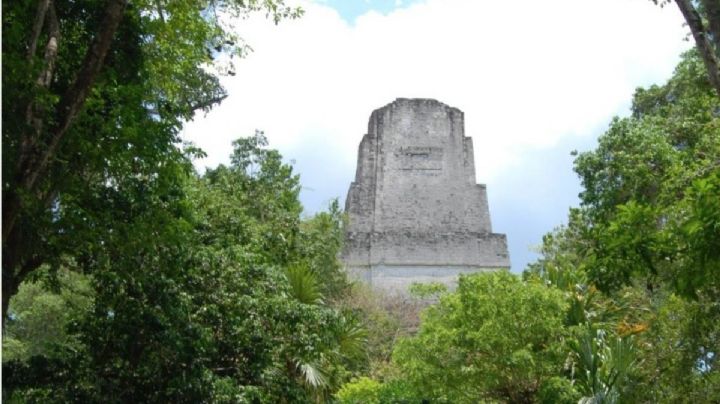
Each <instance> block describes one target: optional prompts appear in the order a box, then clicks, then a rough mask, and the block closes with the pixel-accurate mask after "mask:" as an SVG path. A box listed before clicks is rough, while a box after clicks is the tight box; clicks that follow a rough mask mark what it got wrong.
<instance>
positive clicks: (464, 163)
mask: <svg viewBox="0 0 720 404" xmlns="http://www.w3.org/2000/svg"><path fill="white" fill-rule="evenodd" d="M464 130H465V129H464V117H463V113H462V111H460V110H459V109H457V108H452V107H449V106H447V105H445V104H442V103H440V102H438V101H435V100H427V99H397V100H395V102H393V103H391V104H388V105H387V106H385V107H383V108H380V109H378V110H375V111H374V112H373V113H372V115H371V117H370V122H369V124H368V133H367V134H366V135H365V136H364V137H363V139H362V141H361V142H360V147H359V151H358V166H357V172H356V177H355V181H354V182H353V183H352V184H351V185H350V190H349V191H348V197H347V200H346V211H347V212H348V214H349V218H350V225H349V229H348V233H347V238H346V249H345V252H344V255H343V259H344V261H345V263H346V265H347V266H348V268H349V270H350V271H351V272H353V273H355V274H356V275H357V276H358V277H361V278H365V279H367V280H368V281H369V282H371V283H372V284H373V285H374V286H377V287H381V288H387V287H388V286H390V287H391V288H393V289H394V288H398V287H400V288H402V287H403V286H402V285H403V284H405V283H407V284H409V283H410V282H412V281H413V279H412V278H413V276H412V274H413V273H415V274H417V276H418V280H420V278H423V279H424V278H426V277H428V276H430V275H428V274H434V275H433V276H434V278H437V280H440V281H443V279H445V278H448V279H451V278H452V279H454V278H455V277H456V276H457V273H459V272H467V271H473V270H479V269H488V268H507V267H509V266H510V263H509V258H508V253H507V242H506V239H505V236H504V235H502V234H494V233H492V228H491V224H490V213H489V209H488V203H487V194H486V189H485V186H484V185H478V184H475V164H474V160H473V145H472V139H470V138H469V137H465V133H464ZM422 268H425V270H424V272H423V270H420V269H422ZM443 270H445V272H443ZM393 274H395V275H393ZM397 274H402V276H396V275H397ZM433 276H430V277H431V278H432V277H433ZM393 277H394V278H393ZM391 278H392V279H391ZM395 278H400V280H398V279H395ZM405 281H407V282H405Z"/></svg>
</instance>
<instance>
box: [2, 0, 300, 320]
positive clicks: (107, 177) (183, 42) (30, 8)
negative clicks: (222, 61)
mask: <svg viewBox="0 0 720 404" xmlns="http://www.w3.org/2000/svg"><path fill="white" fill-rule="evenodd" d="M261 10H262V11H265V12H266V13H267V14H269V15H271V16H272V17H273V19H274V20H275V21H276V22H277V21H278V20H280V19H281V18H284V17H295V16H297V15H299V11H298V10H296V9H292V8H288V7H285V6H284V5H283V4H282V1H262V2H261V1H255V0H253V1H249V2H248V1H229V2H222V3H216V2H214V1H204V0H202V1H193V2H169V1H141V2H133V3H132V4H129V3H128V2H127V1H125V0H108V1H107V2H97V1H91V0H86V1H63V0H39V1H29V0H26V1H15V2H5V3H3V13H2V14H3V39H4V40H3V58H2V63H3V91H4V96H3V108H2V110H3V112H2V113H3V118H2V119H3V125H2V126H3V130H2V136H3V159H2V160H3V179H4V182H3V237H2V245H3V251H4V254H3V264H2V265H3V267H2V274H3V282H2V284H3V311H2V315H3V321H4V319H5V317H6V312H7V307H8V302H9V299H10V298H11V297H12V296H13V295H14V294H15V293H16V292H17V288H18V286H19V284H20V283H21V282H22V281H23V279H25V278H26V277H27V276H28V275H29V274H31V273H32V272H33V271H35V270H36V269H37V268H39V267H40V266H41V265H43V264H48V265H50V266H51V267H53V268H57V267H59V265H60V261H62V260H63V259H64V257H67V256H72V255H74V254H75V253H76V252H77V251H78V250H80V249H82V248H83V246H87V245H89V244H91V243H92V242H93V240H95V239H101V238H102V235H100V234H98V232H99V230H98V229H100V228H106V229H107V228H111V227H112V226H111V225H109V222H110V221H111V220H122V218H121V216H122V215H123V214H124V212H122V211H121V212H118V214H117V215H115V216H113V215H110V214H109V213H110V212H106V211H103V205H104V203H105V201H104V200H103V196H104V194H105V193H108V192H114V191H115V190H117V189H118V188H121V187H122V185H120V184H121V183H125V182H128V181H137V180H139V179H140V178H145V179H146V180H147V179H151V178H154V177H156V176H158V175H160V174H159V172H160V171H162V170H163V169H164V167H165V166H166V165H168V164H170V165H172V164H175V163H171V161H179V160H182V157H181V156H182V153H181V151H180V150H178V148H177V147H176V146H175V144H176V143H177V142H178V140H179V139H178V132H179V129H180V127H181V125H182V122H183V121H184V120H187V119H190V118H192V114H193V112H194V111H196V110H200V109H205V110H207V109H208V108H210V107H211V106H212V105H213V104H215V103H217V102H219V101H220V100H222V98H224V92H223V90H222V88H221V87H220V85H219V82H218V78H217V76H216V75H214V74H211V73H210V71H211V70H210V69H206V68H205V67H206V66H207V65H208V64H212V63H213V57H214V56H215V55H217V54H219V53H229V54H231V55H240V56H241V55H242V54H243V53H244V50H245V46H244V44H243V43H242V42H241V41H240V40H239V38H236V37H235V36H234V35H233V34H232V33H231V32H230V31H229V27H227V26H226V25H224V24H223V17H222V16H223V15H238V14H245V13H248V12H252V11H261ZM217 67H218V69H215V70H216V71H218V70H219V71H220V72H222V71H223V69H222V66H217ZM228 69H231V67H230V68H226V69H224V70H225V71H228ZM99 220H102V221H99Z"/></svg>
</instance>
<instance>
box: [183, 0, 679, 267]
mask: <svg viewBox="0 0 720 404" xmlns="http://www.w3.org/2000/svg"><path fill="white" fill-rule="evenodd" d="M291 4H299V5H301V6H302V7H303V8H304V9H305V15H304V16H303V17H302V18H300V19H298V20H295V21H283V22H281V23H280V24H279V25H278V26H275V25H273V24H272V22H271V21H268V20H266V19H264V18H261V17H254V18H250V19H247V20H244V21H242V22H240V23H239V24H238V28H237V29H238V32H239V34H240V35H241V36H242V37H243V38H245V40H246V41H247V42H248V43H249V44H250V45H251V46H252V48H253V49H254V52H252V53H251V54H250V55H249V56H248V57H247V58H246V59H244V60H242V61H240V62H239V63H238V64H237V66H236V73H237V74H236V75H235V76H233V77H226V78H224V79H223V84H224V85H225V86H226V88H227V91H228V94H229V96H228V98H227V99H226V100H225V101H224V102H223V104H222V105H220V106H219V107H216V108H215V109H214V110H213V111H212V112H210V113H209V114H207V115H199V116H197V117H196V118H195V120H194V121H193V122H190V123H189V124H188V125H187V126H186V129H185V131H184V133H183V136H184V138H185V139H187V140H190V141H192V142H194V143H195V144H196V145H197V146H200V147H201V148H202V149H203V150H205V151H206V152H207V153H208V157H207V158H206V159H203V160H200V161H198V162H196V166H197V167H198V169H200V170H202V169H204V167H214V166H216V165H217V164H219V163H227V162H228V161H229V159H228V156H229V154H230V152H231V148H232V146H231V142H232V140H234V139H236V138H238V137H241V136H249V135H252V134H253V133H254V131H255V129H261V130H263V131H265V134H266V136H267V137H268V139H269V142H270V146H271V147H272V148H275V149H278V150H280V152H281V153H282V154H283V156H285V158H286V159H287V160H288V161H293V162H294V165H295V167H296V170H297V172H299V173H300V175H301V182H302V185H303V190H302V194H301V199H302V202H303V204H304V206H305V209H306V212H307V213H308V214H312V213H314V212H317V211H319V210H322V209H325V208H326V207H327V204H328V202H329V201H330V200H331V199H333V198H340V200H341V203H344V200H345V195H346V193H347V189H348V186H349V184H350V182H351V181H352V179H353V178H354V175H355V165H356V162H357V147H358V144H359V142H360V139H361V138H362V136H363V135H364V134H365V132H366V130H367V120H368V118H369V116H370V113H371V112H372V110H374V109H376V108H379V107H382V106H384V105H386V104H388V103H389V102H392V101H393V100H394V99H395V98H400V97H403V98H412V97H418V98H435V99H437V100H439V101H441V102H444V103H446V104H448V105H451V106H453V107H457V108H460V109H461V110H463V111H464V112H465V125H466V128H465V133H466V135H467V136H471V137H472V138H473V142H474V146H475V165H476V172H477V180H478V182H479V183H485V184H487V190H488V198H489V203H490V213H491V217H492V221H493V230H494V231H495V232H499V233H505V234H507V237H508V242H509V247H510V258H511V261H512V269H513V271H515V272H519V271H522V269H524V267H525V265H526V264H527V263H528V262H530V261H532V260H533V259H534V257H535V254H534V253H532V252H531V248H532V247H533V246H536V245H538V244H539V243H540V242H541V237H542V235H543V234H545V233H546V232H548V231H550V230H552V228H553V227H555V226H557V225H559V224H561V223H563V222H564V221H565V219H566V216H567V210H568V208H569V207H570V206H575V205H577V203H578V199H577V194H578V192H579V191H580V185H579V182H578V180H577V178H576V176H575V174H574V172H573V171H572V157H571V156H570V152H571V151H572V150H574V149H577V150H580V151H583V150H589V149H591V148H593V147H594V145H595V142H596V139H597V137H598V136H599V135H600V134H601V133H602V132H603V131H604V130H605V129H606V128H607V125H608V122H609V121H610V119H611V118H612V117H613V116H615V115H620V116H623V115H627V113H628V107H629V105H630V101H631V97H632V94H633V92H634V89H635V88H636V87H638V86H647V85H650V84H653V83H658V84H661V83H663V82H664V81H665V80H666V79H667V78H669V77H670V75H671V73H672V71H673V68H674V66H675V65H676V63H677V62H678V60H679V55H680V53H681V52H682V51H683V50H685V49H688V48H689V47H690V45H691V44H690V43H689V42H688V41H686V40H685V38H686V28H684V27H683V25H682V18H681V16H680V13H679V11H678V10H677V9H676V8H675V7H674V6H673V5H671V6H668V7H665V8H663V9H661V8H659V7H657V6H654V5H653V3H652V2H651V1H650V0H558V1H555V0H546V1H539V0H514V1H482V0H466V1H464V0H427V1H419V0H418V1H398V0H325V1H320V0H317V1H315V2H305V1H303V2H295V3H293V2H291Z"/></svg>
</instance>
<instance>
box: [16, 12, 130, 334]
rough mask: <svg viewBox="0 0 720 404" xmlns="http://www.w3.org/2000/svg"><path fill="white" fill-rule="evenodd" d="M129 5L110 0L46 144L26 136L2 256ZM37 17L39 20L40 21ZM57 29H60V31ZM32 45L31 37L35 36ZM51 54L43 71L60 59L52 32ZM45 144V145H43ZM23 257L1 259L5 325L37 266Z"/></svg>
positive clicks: (18, 233) (101, 63)
mask: <svg viewBox="0 0 720 404" xmlns="http://www.w3.org/2000/svg"><path fill="white" fill-rule="evenodd" d="M126 6H127V0H108V2H107V4H106V6H105V12H104V16H103V19H102V21H101V23H100V25H99V27H100V28H99V31H98V32H97V34H96V35H95V38H94V39H93V42H92V44H91V45H90V47H89V48H88V50H87V52H86V53H85V59H84V60H83V64H82V65H81V67H80V70H79V71H78V72H77V73H76V75H75V79H74V81H73V83H72V84H71V85H70V88H68V90H67V91H66V92H65V94H64V95H63V96H62V98H61V99H60V102H59V103H58V105H57V107H56V108H55V112H54V118H55V119H54V122H55V123H54V124H53V126H51V127H49V129H48V139H47V141H46V142H45V141H43V142H41V141H39V139H38V136H39V135H40V134H38V133H37V132H35V133H33V134H28V135H25V136H24V137H23V141H22V142H23V143H26V144H27V146H26V147H27V149H26V150H23V149H22V148H21V150H20V153H19V156H18V164H17V166H16V170H15V173H14V176H13V179H12V182H11V184H12V186H11V187H10V189H8V190H7V192H5V195H3V215H2V218H3V222H2V227H3V229H2V245H3V250H4V251H3V255H6V253H7V252H8V250H12V245H13V244H14V243H13V242H12V239H13V238H15V239H17V238H18V237H21V236H20V233H21V229H20V230H18V229H17V228H16V225H17V223H18V219H19V218H20V216H21V215H22V214H23V213H22V212H23V210H24V206H23V205H24V202H23V198H32V199H37V198H36V194H37V192H36V187H37V185H38V182H39V180H40V179H42V178H43V177H44V176H45V175H46V174H47V170H48V167H49V165H50V163H51V162H52V161H53V159H54V158H55V156H56V154H57V152H58V149H59V147H60V145H61V144H62V141H63V139H64V137H65V134H66V133H67V130H68V129H69V128H70V127H71V125H72V124H73V122H74V121H75V119H76V117H77V115H78V113H79V112H80V110H81V109H82V107H83V105H84V104H85V100H86V98H87V96H88V94H89V93H90V90H91V89H92V87H93V85H94V83H95V80H96V78H97V76H98V74H99V73H100V70H101V69H102V66H103V64H104V61H105V56H106V55H107V53H108V51H109V50H110V46H111V45H112V41H113V38H114V37H115V32H116V31H117V29H118V26H119V25H120V21H122V18H123V15H124V13H125V7H126ZM53 7H54V5H52V4H51V5H50V7H49V8H48V9H46V10H47V14H48V15H49V16H51V17H54V10H53V9H52V8H53ZM38 11H39V12H42V13H45V11H44V10H43V7H42V6H40V7H39V8H38ZM37 18H39V17H36V20H37ZM50 25H51V27H50V28H51V31H52V30H53V24H52V22H51V24H50ZM58 31H59V30H58ZM31 42H32V38H31ZM47 49H49V52H50V54H47V53H46V56H49V57H50V58H51V60H50V62H51V64H50V65H47V66H45V68H44V69H43V70H44V71H45V70H48V68H50V69H52V68H53V66H54V63H55V61H54V59H53V58H54V57H55V56H56V55H57V54H56V53H55V54H53V53H52V52H56V51H57V38H56V39H55V41H54V42H53V32H51V33H50V39H49V42H48V47H47ZM47 62H48V60H46V63H47ZM49 78H50V79H51V78H52V72H51V71H50V77H49ZM40 79H41V80H42V81H40V80H39V82H38V85H44V84H45V83H47V84H49V80H48V76H47V75H44V76H42V77H41V78H40ZM43 145H47V146H46V147H43ZM9 255H10V256H11V257H14V256H16V255H17V254H16V251H12V252H11V253H10V254H9ZM22 261H23V259H22V258H20V257H17V258H14V259H13V258H9V259H6V258H5V257H3V268H2V272H3V297H2V298H3V307H2V317H3V323H4V321H5V318H6V316H7V304H8V302H9V300H10V298H11V297H12V295H14V294H15V293H16V292H17V287H18V285H19V284H20V283H21V282H22V281H23V279H25V277H26V276H27V274H28V273H29V272H32V271H33V270H34V269H35V268H37V266H39V264H38V265H35V266H34V267H32V268H31V267H30V266H27V264H28V263H24V262H22ZM6 280H7V282H8V287H7V288H6V287H5V282H6Z"/></svg>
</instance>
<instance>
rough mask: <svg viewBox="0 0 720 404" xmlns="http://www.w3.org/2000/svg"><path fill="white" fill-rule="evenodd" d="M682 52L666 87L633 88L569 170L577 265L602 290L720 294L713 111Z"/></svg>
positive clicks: (718, 169) (719, 175) (714, 100)
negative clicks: (573, 179)
mask: <svg viewBox="0 0 720 404" xmlns="http://www.w3.org/2000/svg"><path fill="white" fill-rule="evenodd" d="M703 74H704V73H703V68H702V65H701V62H700V61H699V60H698V58H697V56H696V54H695V53H694V52H689V53H688V54H686V55H685V56H684V58H683V61H682V62H681V63H680V65H679V66H678V67H677V69H676V72H675V75H674V77H673V78H672V79H670V81H669V82H668V83H667V84H666V85H664V86H661V87H660V86H653V87H651V88H649V89H638V90H637V92H636V94H635V98H634V101H633V115H632V116H631V117H628V118H623V119H615V120H613V122H612V124H611V125H610V128H609V130H608V131H607V133H606V134H605V135H603V136H602V137H601V138H600V139H599V145H598V148H597V149H596V150H593V151H589V152H585V153H581V154H580V155H578V157H577V159H576V161H575V170H576V171H577V173H578V175H579V176H580V178H581V180H582V184H583V187H584V190H583V192H582V193H581V194H580V197H581V206H582V211H583V213H582V215H583V216H584V217H585V220H586V223H585V225H584V230H583V232H584V238H585V240H586V241H585V243H584V245H585V247H586V248H585V251H584V253H583V254H584V255H585V256H586V257H587V259H585V260H584V265H585V266H586V268H587V274H588V276H589V277H590V281H591V282H592V283H594V284H596V285H597V286H598V287H600V288H601V289H603V290H605V291H611V290H616V289H617V288H619V287H621V286H622V285H628V284H631V283H632V282H633V280H634V279H638V278H641V279H643V280H645V281H646V283H647V287H648V288H650V289H655V288H658V287H659V286H661V284H664V285H670V286H672V288H673V290H674V291H676V292H677V293H680V294H682V295H685V296H688V297H697V296H698V294H708V296H710V297H712V296H715V297H717V296H718V293H719V292H720V256H719V255H718V251H720V244H718V240H720V233H719V231H720V207H719V206H718V204H717V201H718V200H720V193H719V191H720V186H719V185H720V182H719V181H720V164H719V163H718V162H719V161H720V136H718V133H720V119H719V118H718V116H717V113H716V112H715V111H717V109H718V108H720V98H718V97H717V96H716V95H715V94H714V93H713V91H712V89H711V88H710V87H709V86H708V84H707V81H705V80H704V79H703Z"/></svg>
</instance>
